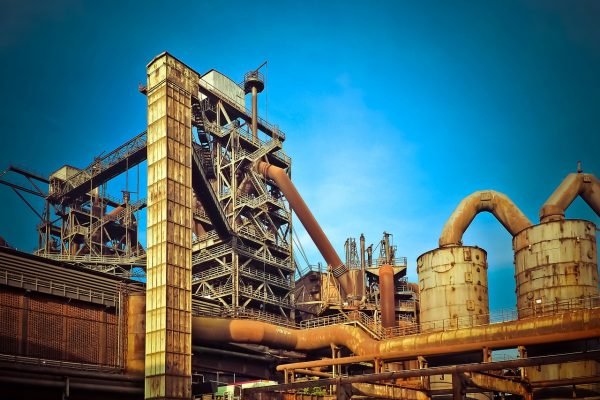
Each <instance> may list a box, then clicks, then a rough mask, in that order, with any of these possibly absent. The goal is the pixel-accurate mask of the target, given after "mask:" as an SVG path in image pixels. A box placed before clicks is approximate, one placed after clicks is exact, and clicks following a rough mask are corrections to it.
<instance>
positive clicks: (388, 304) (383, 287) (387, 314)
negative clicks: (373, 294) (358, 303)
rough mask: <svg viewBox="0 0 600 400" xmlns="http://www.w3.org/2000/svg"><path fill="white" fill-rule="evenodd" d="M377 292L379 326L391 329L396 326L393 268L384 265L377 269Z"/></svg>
mask: <svg viewBox="0 0 600 400" xmlns="http://www.w3.org/2000/svg"><path fill="white" fill-rule="evenodd" d="M379 291H380V293H381V325H382V326H383V327H384V328H393V327H394V326H395V325H396V307H395V304H394V291H395V289H394V268H393V267H392V266H391V265H388V264H384V265H382V266H381V267H380V268H379Z"/></svg>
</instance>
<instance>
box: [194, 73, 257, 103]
mask: <svg viewBox="0 0 600 400" xmlns="http://www.w3.org/2000/svg"><path fill="white" fill-rule="evenodd" d="M200 79H201V80H202V82H204V83H205V84H206V85H208V86H209V87H210V88H211V89H212V90H213V91H215V92H217V93H220V94H222V95H224V96H226V97H227V98H228V99H230V100H231V101H233V102H234V103H235V105H236V106H238V107H240V108H245V107H246V105H245V99H244V89H242V88H241V87H240V86H239V85H238V84H237V83H235V82H234V81H233V80H231V78H229V77H227V76H225V75H223V74H222V73H220V72H219V71H217V70H214V69H212V70H210V71H208V72H207V73H206V74H204V75H202V77H201V78H200ZM205 98H206V96H205V95H203V94H200V100H204V99H205Z"/></svg>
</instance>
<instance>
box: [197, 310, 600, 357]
mask: <svg viewBox="0 0 600 400" xmlns="http://www.w3.org/2000/svg"><path fill="white" fill-rule="evenodd" d="M599 335H600V309H598V308H595V309H589V310H587V309H583V310H576V311H572V312H565V313H561V314H556V315H544V316H538V317H536V318H525V319H522V320H516V321H508V322H504V323H497V324H490V325H481V326H474V327H469V328H463V329H458V330H450V331H444V332H427V333H421V334H418V335H410V336H399V337H395V338H391V339H386V340H381V341H378V340H375V339H373V338H371V337H370V336H368V335H367V334H366V333H365V331H363V330H362V329H361V328H358V327H353V326H348V325H331V326H323V327H317V328H310V329H302V330H300V329H291V328H285V327H281V326H277V325H272V324H269V323H266V322H259V321H251V320H235V319H224V318H210V317H194V318H193V319H192V340H193V343H195V344H203V343H204V344H206V343H210V342H219V343H227V342H236V343H251V344H261V345H267V346H273V347H275V348H285V349H290V350H298V351H308V350H316V349H322V348H327V347H329V346H330V345H331V344H334V345H336V346H344V347H346V348H348V349H349V350H350V351H352V352H353V353H354V354H355V355H356V358H357V360H358V359H360V361H367V360H368V358H365V357H367V356H368V357H377V356H379V357H380V358H387V357H398V358H405V359H411V358H416V357H417V356H419V355H421V356H430V355H440V354H453V353H461V352H468V351H476V350H481V349H482V348H484V347H489V348H491V349H500V348H509V347H517V346H526V345H534V344H545V343H556V342H562V341H567V340H579V339H586V338H594V337H598V336H599ZM361 357H362V358H361ZM330 362H331V360H323V364H319V362H314V363H311V364H310V365H309V364H306V365H304V364H302V365H299V366H298V367H299V368H305V367H314V366H322V365H328V363H330Z"/></svg>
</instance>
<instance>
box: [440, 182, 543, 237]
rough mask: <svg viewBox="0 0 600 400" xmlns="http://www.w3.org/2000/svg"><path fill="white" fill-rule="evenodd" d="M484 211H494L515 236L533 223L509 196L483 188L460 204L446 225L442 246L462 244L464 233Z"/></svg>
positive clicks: (497, 217) (443, 231)
mask: <svg viewBox="0 0 600 400" xmlns="http://www.w3.org/2000/svg"><path fill="white" fill-rule="evenodd" d="M482 211H487V212H490V213H492V214H493V215H494V216H495V217H496V219H497V220H498V221H499V222H500V223H501V224H502V226H504V228H506V230H507V231H508V232H510V234H511V235H513V236H514V235H516V234H517V233H518V232H520V231H522V230H523V229H525V228H528V227H530V226H531V225H532V224H531V221H529V219H528V218H527V217H526V216H525V214H523V212H522V211H521V210H520V209H519V208H518V207H517V206H516V205H515V203H513V202H512V201H511V200H510V199H509V198H508V196H506V195H505V194H503V193H500V192H496V191H494V190H482V191H478V192H474V193H472V194H470V195H469V196H467V197H465V198H464V199H463V200H462V201H461V202H460V203H459V204H458V206H457V207H456V209H455V210H454V212H453V213H452V215H450V218H448V221H446V224H445V225H444V229H443V230H442V234H441V235H440V240H439V245H440V247H446V246H460V245H462V237H463V234H464V233H465V231H466V230H467V228H468V227H469V225H470V224H471V222H472V221H473V219H474V218H475V216H476V215H477V214H479V213H480V212H482Z"/></svg>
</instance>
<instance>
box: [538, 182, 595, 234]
mask: <svg viewBox="0 0 600 400" xmlns="http://www.w3.org/2000/svg"><path fill="white" fill-rule="evenodd" d="M577 196H581V198H582V199H583V200H584V201H585V202H586V203H587V204H588V205H589V206H590V207H591V208H592V210H594V211H595V212H596V214H597V215H598V216H600V181H599V180H598V178H596V177H595V176H594V175H592V174H583V173H580V172H578V173H576V174H569V175H567V177H566V178H565V179H564V180H563V181H562V182H561V184H560V185H559V186H558V187H557V188H556V190H555V191H554V193H552V194H551V195H550V197H549V198H548V200H546V202H545V203H544V205H543V206H542V208H541V209H540V222H542V223H543V222H549V221H556V220H562V219H564V218H565V210H566V209H567V208H568V207H569V205H571V203H572V202H573V200H575V198H576V197H577Z"/></svg>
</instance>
